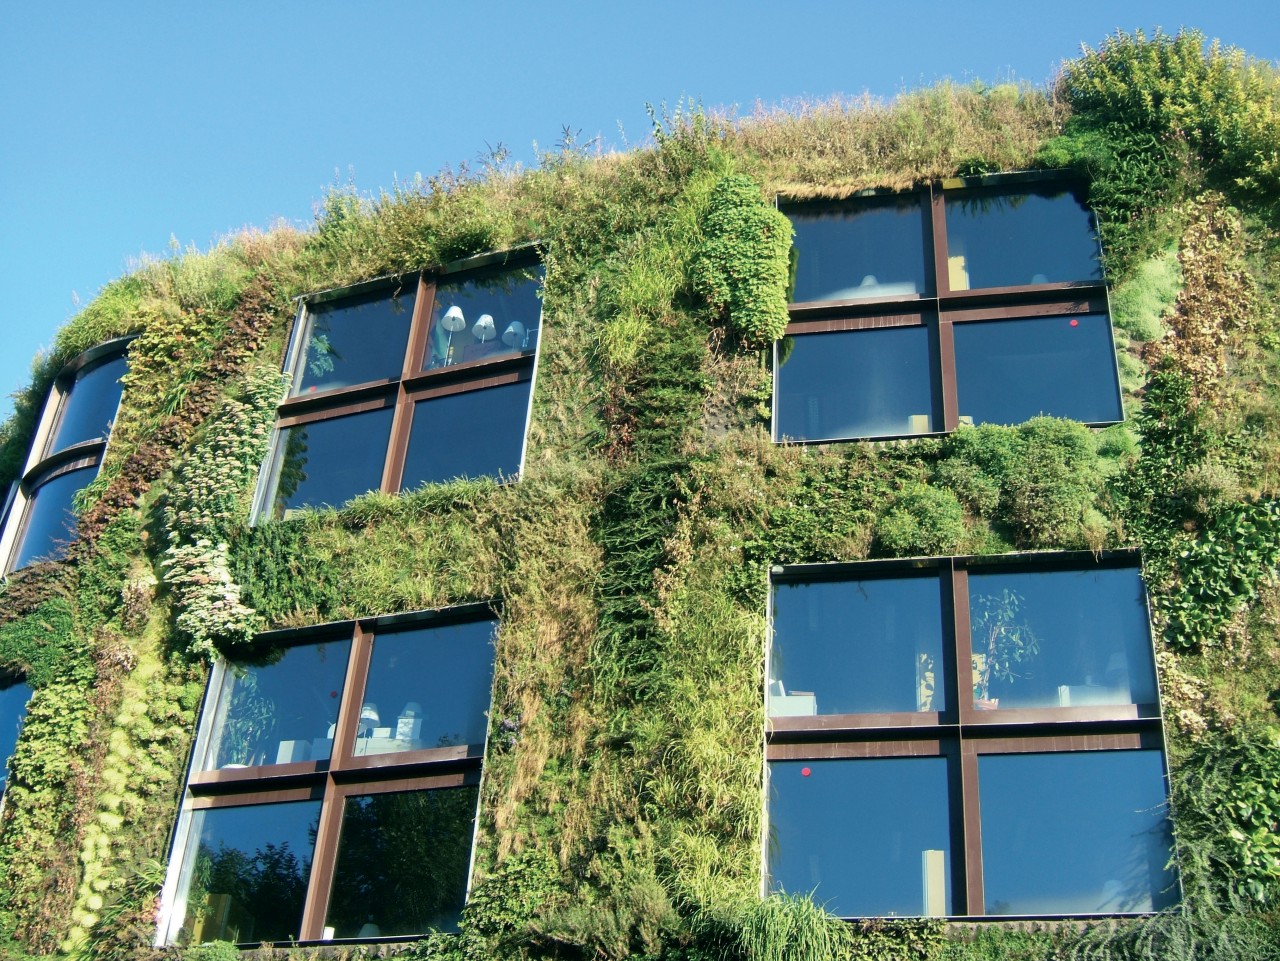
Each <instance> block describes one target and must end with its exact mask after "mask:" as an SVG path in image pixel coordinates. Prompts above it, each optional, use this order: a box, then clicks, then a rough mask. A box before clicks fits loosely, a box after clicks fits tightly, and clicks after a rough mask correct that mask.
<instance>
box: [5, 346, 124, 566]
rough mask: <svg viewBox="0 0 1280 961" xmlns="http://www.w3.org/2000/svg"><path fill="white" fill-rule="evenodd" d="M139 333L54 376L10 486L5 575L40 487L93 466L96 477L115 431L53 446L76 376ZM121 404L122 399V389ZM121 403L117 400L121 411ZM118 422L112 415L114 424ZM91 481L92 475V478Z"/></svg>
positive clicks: (112, 356) (120, 351)
mask: <svg viewBox="0 0 1280 961" xmlns="http://www.w3.org/2000/svg"><path fill="white" fill-rule="evenodd" d="M137 338H138V335H137V334H129V335H127V336H124V337H115V338H112V339H111V340H108V341H104V342H103V343H101V344H97V345H95V346H93V347H90V348H89V349H88V350H86V351H84V352H83V353H81V354H79V355H77V356H76V357H74V358H73V359H72V360H71V361H69V362H68V363H67V364H66V365H65V366H64V367H63V368H62V369H61V370H60V371H58V373H57V375H56V376H55V377H54V380H53V384H52V386H51V387H50V388H49V396H48V397H47V398H46V399H45V403H44V411H43V413H42V414H41V416H40V421H39V425H38V427H37V432H36V436H35V439H34V441H33V443H32V446H31V452H30V454H29V455H28V457H27V463H26V466H25V469H24V470H23V472H22V477H21V478H20V479H19V481H18V483H17V484H16V485H14V487H13V489H12V492H11V496H10V498H9V504H8V505H7V509H6V512H5V514H4V520H3V523H2V524H0V530H3V533H4V548H3V550H4V558H3V572H4V573H5V574H6V575H8V574H11V573H13V572H14V571H15V570H19V568H15V566H14V565H15V564H16V562H17V558H18V555H19V554H21V553H22V548H23V546H24V544H25V542H26V539H27V530H28V527H29V524H30V521H31V510H30V507H31V503H32V501H33V500H34V498H35V496H36V494H38V493H39V491H40V488H41V487H43V486H44V485H45V484H47V483H48V482H49V481H52V480H56V479H57V478H59V477H62V476H63V475H64V474H69V473H71V472H73V471H77V470H82V469H84V468H88V467H92V468H95V470H94V474H93V476H94V477H97V475H98V470H97V469H100V468H101V467H102V459H103V457H104V456H105V455H106V451H107V442H108V441H109V440H110V435H111V431H110V430H109V429H108V431H107V432H106V433H104V434H103V435H101V436H100V437H92V438H88V439H86V440H82V441H78V442H76V443H73V444H68V445H67V446H65V447H58V448H55V447H54V446H53V444H54V438H55V437H56V436H57V433H58V428H59V427H61V425H62V419H63V416H64V415H65V413H66V409H67V403H68V401H69V399H70V398H71V396H72V389H73V388H74V387H75V384H76V379H77V377H78V375H79V374H80V373H81V371H84V370H85V369H86V368H89V367H95V368H96V367H100V366H103V365H105V364H108V363H111V362H112V361H113V360H116V359H117V358H119V357H127V356H128V353H129V345H130V344H132V343H133V341H135V340H136V339H137ZM120 403H123V391H122V394H121V401H120ZM120 403H118V404H117V405H116V412H115V413H116V414H117V415H118V413H119V409H120ZM114 421H115V417H114V416H113V417H112V419H111V423H112V424H113V423H114ZM92 480H93V478H90V479H89V482H92ZM86 486H87V484H86Z"/></svg>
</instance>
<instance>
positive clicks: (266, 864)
mask: <svg viewBox="0 0 1280 961" xmlns="http://www.w3.org/2000/svg"><path fill="white" fill-rule="evenodd" d="M319 820H320V802H319V801H294V802H289V803H284V804H255V805H250V806H247V807H229V808H214V809H211V810H205V811H196V812H195V813H194V814H193V815H192V819H191V840H190V843H189V845H188V848H187V857H186V862H185V863H184V865H183V872H182V880H181V881H180V882H179V887H180V890H179V894H178V901H177V905H178V911H179V913H180V914H181V915H182V919H183V920H182V927H181V928H180V929H179V931H178V933H177V934H176V935H175V940H176V942H177V943H179V944H200V943H201V942H204V941H215V940H217V941H232V942H240V943H244V942H258V941H273V942H275V941H290V940H296V939H297V937H298V933H299V930H300V928H301V922H302V906H303V902H304V901H305V900H306V894H307V880H308V879H309V878H310V876H311V854H312V850H313V848H314V847H315V833H316V828H317V827H318V825H319Z"/></svg>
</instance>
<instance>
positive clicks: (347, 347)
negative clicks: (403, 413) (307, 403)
mask: <svg viewBox="0 0 1280 961" xmlns="http://www.w3.org/2000/svg"><path fill="white" fill-rule="evenodd" d="M417 289H418V285H417V281H416V280H414V281H410V282H409V283H407V284H406V285H405V286H404V287H403V288H401V289H400V290H399V291H398V292H397V293H396V294H395V295H394V296H392V295H389V294H388V293H387V292H386V291H382V292H379V293H374V294H362V295H360V296H358V297H348V298H345V299H343V300H335V301H331V302H329V303H321V304H315V305H308V307H307V339H306V343H305V344H304V346H303V355H302V362H301V364H300V365H299V371H298V381H297V385H296V386H295V387H294V391H293V392H294V394H309V393H315V392H316V391H321V390H334V389H336V388H339V387H351V386H354V385H356V384H367V383H369V382H370V381H375V380H386V379H387V378H389V377H399V376H400V374H401V373H402V372H403V368H404V352H405V347H406V346H407V345H408V342H409V322H410V321H411V320H412V319H413V302H414V300H415V299H417Z"/></svg>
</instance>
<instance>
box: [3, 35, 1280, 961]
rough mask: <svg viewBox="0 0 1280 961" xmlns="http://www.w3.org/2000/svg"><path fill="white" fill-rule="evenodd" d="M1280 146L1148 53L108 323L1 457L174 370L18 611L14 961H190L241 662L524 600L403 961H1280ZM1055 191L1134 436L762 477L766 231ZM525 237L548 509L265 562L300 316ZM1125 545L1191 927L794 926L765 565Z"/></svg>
mask: <svg viewBox="0 0 1280 961" xmlns="http://www.w3.org/2000/svg"><path fill="white" fill-rule="evenodd" d="M1278 105H1280V79H1278V78H1277V74H1276V72H1275V70H1274V68H1273V67H1272V66H1271V65H1269V64H1266V63H1259V62H1256V61H1253V60H1251V59H1249V58H1248V57H1246V56H1245V55H1243V54H1241V53H1239V52H1238V51H1234V50H1226V49H1222V48H1219V47H1218V46H1216V45H1213V46H1206V45H1205V43H1204V38H1203V37H1201V36H1199V35H1197V34H1195V33H1184V34H1180V35H1178V36H1176V37H1171V36H1166V35H1163V34H1159V33H1157V34H1156V35H1155V36H1154V37H1151V38H1146V37H1144V36H1142V35H1140V34H1138V35H1124V34H1117V35H1116V36H1113V37H1110V38H1108V39H1107V40H1106V41H1105V42H1104V43H1103V44H1102V46H1101V47H1100V48H1099V49H1097V50H1094V51H1089V52H1086V53H1085V55H1084V56H1082V57H1081V58H1080V59H1078V60H1076V61H1073V62H1070V63H1068V64H1067V65H1066V66H1065V69H1064V70H1063V72H1062V74H1061V76H1060V78H1059V79H1058V81H1057V83H1056V84H1055V85H1054V87H1053V88H1052V89H1048V90H1036V89H1031V88H1024V87H1014V86H1007V85H1005V86H997V87H986V86H983V85H980V84H974V85H968V86H956V85H953V84H948V83H944V84H941V85H939V86H936V87H933V88H929V89H925V90H921V91H918V92H915V93H910V94H905V95H903V96H901V97H899V98H898V99H897V100H895V101H894V102H893V103H892V104H888V105H886V104H880V103H876V102H869V101H853V102H833V103H820V104H812V105H809V106H806V107H801V108H797V109H792V110H790V111H787V112H783V111H765V112H762V113H760V114H758V115H757V116H755V117H752V118H750V119H747V120H743V121H739V122H736V123H731V122H729V121H727V120H724V119H721V118H719V117H717V116H714V115H709V114H707V113H705V112H704V111H702V110H700V109H695V110H688V111H681V112H678V113H677V114H676V115H675V116H662V117H660V118H658V119H657V122H656V123H655V131H654V143H653V145H652V146H651V147H649V148H647V149H642V150H637V151H634V152H630V153H627V154H621V155H614V154H609V155H590V154H589V153H586V152H581V151H576V150H573V149H566V150H563V151H561V152H559V153H555V154H549V155H546V156H544V157H543V158H542V159H541V161H540V163H539V164H538V166H537V167H536V168H535V169H531V170H518V169H511V168H508V167H505V166H503V165H502V164H501V163H499V162H496V161H495V162H494V163H493V164H490V165H486V166H485V167H484V169H481V170H479V171H472V170H465V169H464V170H462V171H449V170H446V171H444V172H442V173H440V174H438V175H436V176H434V177H432V178H429V179H427V180H425V181H421V182H415V183H413V184H408V185H404V186H402V187H400V188H398V189H397V190H396V191H395V192H394V193H392V194H384V195H381V196H379V197H376V198H370V197H365V196H361V195H358V194H356V193H355V192H353V191H343V190H339V191H335V192H333V193H332V194H330V195H329V196H328V198H327V199H326V200H325V202H324V204H323V209H322V211H321V214H320V216H319V217H318V220H317V223H316V225H315V228H314V230H311V231H308V232H298V231H291V230H287V229H282V230H277V231H273V232H271V233H268V234H253V233H249V234H244V235H242V236H240V237H237V238H235V239H233V240H231V241H229V242H227V243H226V244H224V245H222V246H219V247H218V248H216V249H214V250H212V251H210V252H209V253H205V254H201V253H198V252H195V251H189V252H185V253H180V254H177V255H175V256H173V257H171V258H169V259H164V260H157V261H155V262H152V263H148V264H146V265H144V266H143V267H142V268H140V269H139V270H138V271H137V272H135V273H133V274H131V275H129V276H127V277H124V278H122V279H120V280H118V281H115V282H114V283H112V284H110V285H109V286H107V287H106V288H105V289H104V290H103V291H102V292H101V293H100V295H99V296H98V297H97V299H96V300H94V301H93V302H92V303H91V304H90V305H89V306H88V307H87V308H86V309H85V310H84V311H82V312H81V313H80V314H79V315H78V316H77V317H75V318H74V319H73V320H72V321H71V322H70V323H69V324H68V325H67V327H65V328H64V329H63V330H62V331H61V332H60V333H59V335H58V338H57V341H56V343H55V346H54V348H53V350H52V352H51V354H50V355H49V356H48V357H45V358H42V359H41V360H40V361H39V362H38V363H37V365H36V370H35V375H34V378H33V382H32V385H31V387H30V388H29V389H28V390H27V391H26V392H25V393H24V394H23V395H22V396H20V397H19V398H18V405H17V413H16V414H15V415H14V417H13V418H12V419H11V420H10V421H9V422H8V423H7V424H5V425H4V427H3V428H0V441H2V442H3V447H2V448H0V481H11V480H13V479H15V478H16V477H17V475H18V473H19V472H20V471H21V468H22V462H23V459H24V457H25V455H26V452H27V449H28V448H29V446H30V443H31V438H32V434H33V431H34V425H35V423H36V420H37V419H38V417H39V413H40V408H41V405H42V404H43V402H44V397H45V395H46V393H47V391H48V388H49V386H50V384H51V382H52V379H53V376H54V374H55V373H56V371H57V370H58V369H59V368H60V366H61V365H62V364H63V363H65V362H66V361H67V360H68V359H69V358H71V357H73V356H75V355H76V354H78V353H79V352H80V351H82V350H84V349H85V348H87V347H89V346H92V345H94V344H97V343H100V342H102V341H104V340H106V339H108V338H110V337H114V336H118V335H122V334H126V333H137V334H139V336H138V339H137V340H136V341H135V343H134V345H133V347H132V348H131V352H130V372H129V374H128V376H127V380H126V392H125V401H124V406H123V408H122V410H121V414H120V416H119V419H118V421H117V423H116V424H115V426H114V430H113V436H112V438H111V443H110V446H109V447H108V450H107V453H106V455H105V461H104V464H103V469H102V472H101V474H100V476H99V478H98V480H97V481H95V482H94V484H93V485H92V486H91V487H90V488H89V489H88V490H86V491H85V492H84V494H83V495H82V496H81V498H80V500H79V503H78V505H77V507H78V513H79V517H80V522H79V537H78V540H77V542H76V543H75V544H74V545H72V547H71V549H70V551H69V553H68V556H67V557H66V559H65V560H63V561H60V562H54V563H48V564H41V565H36V566H34V567H32V568H29V569H27V570H26V571H24V572H22V573H21V574H19V575H17V576H14V577H12V578H11V579H10V580H9V581H8V583H7V584H6V585H5V586H4V588H3V590H2V591H0V667H3V668H5V669H7V670H10V671H16V672H20V673H23V674H25V676H26V677H27V680H28V683H29V684H30V685H31V687H32V688H33V690H34V694H33V696H32V700H31V704H30V708H29V713H28V718H27V721H26V724H25V727H24V729H23V732H22V735H21V738H20V741H19V744H18V747H17V750H16V753H15V755H14V757H13V759H12V762H11V768H10V770H11V773H10V777H9V787H8V790H7V793H6V800H5V807H4V812H3V819H2V821H0V879H3V881H0V938H2V939H3V940H4V943H5V944H6V945H7V950H8V951H9V952H10V954H12V955H13V956H15V957H20V956H23V955H28V954H29V955H37V956H44V955H50V954H61V953H70V954H73V955H75V956H76V957H80V958H143V957H148V956H151V955H152V954H153V953H155V952H153V950H152V949H151V948H150V944H151V941H152V938H153V937H154V931H155V911H156V906H157V897H158V892H159V886H160V882H161V880H162V877H163V872H164V864H163V862H164V860H165V858H166V856H167V846H168V843H169V833H170V829H171V827H172V825H173V822H174V818H175V816H176V812H177V809H178V805H179V801H180V797H181V790H182V782H183V777H184V772H185V764H186V759H187V755H188V751H189V749H190V746H191V742H192V738H193V736H194V728H195V722H196V712H197V710H198V706H199V702H200V698H201V696H202V693H203V688H204V683H205V680H206V678H207V675H208V668H209V664H210V661H211V658H213V657H214V656H215V655H216V654H217V653H218V652H222V653H227V654H232V655H234V654H235V652H236V651H237V650H242V649H243V645H244V644H245V643H246V642H247V641H248V640H249V639H251V638H252V637H253V636H254V635H255V634H256V633H258V632H259V631H262V630H265V629H271V628H278V627H288V626H303V625H309V624H316V623H320V622H323V621H329V620H337V619H344V618H352V617H357V616H366V615H376V614H383V613H392V612H398V611H406V610H414V609H420V608H432V607H439V606H444V605H448V604H455V603H461V602H467V601H482V600H491V599H494V598H501V599H502V602H503V607H502V630H501V634H500V639H499V642H498V649H497V667H496V686H495V695H494V702H493V707H492V711H491V717H490V724H491V730H492V731H493V732H495V736H493V737H491V738H490V748H489V754H488V756H487V757H486V758H485V777H484V789H483V796H482V799H481V808H480V826H479V834H478V839H477V848H476V867H475V874H474V877H473V888H472V893H471V897H470V901H469V903H468V906H467V908H466V911H465V913H464V917H463V923H462V930H461V931H460V932H459V933H454V934H437V935H432V936H430V937H428V938H425V939H423V940H421V941H418V942H413V943H409V944H406V945H401V946H398V947H397V948H396V949H395V950H401V951H407V952H411V953H413V954H415V955H418V956H421V957H440V958H450V959H462V958H468V959H470V958H531V959H532V958H625V957H648V958H654V959H657V958H664V959H671V961H675V959H688V961H694V959H704V958H730V959H750V961H757V959H759V961H774V959H778V961H781V959H791V958H794V959H802V958H803V959H808V958H822V957H831V958H850V959H863V958H866V959H888V958H919V959H944V958H945V959H968V958H974V959H976V958H983V959H986V958H992V959H995V958H1026V959H1032V958H1059V957H1064V958H1065V957H1088V958H1136V957H1152V958H1157V957H1158V958H1166V957H1168V958H1173V957H1186V958H1201V957H1204V958H1208V957H1214V958H1219V957H1220V958H1242V959H1243V958H1273V957H1277V956H1280V913H1277V908H1276V899H1277V897H1280V824H1278V819H1280V746H1278V741H1277V737H1278V735H1277V731H1278V730H1280V716H1278V715H1277V702H1278V701H1280V639H1278V638H1277V632H1278V631H1280V586H1278V585H1277V581H1276V569H1277V563H1278V562H1280V506H1278V504H1277V500H1276V498H1277V492H1278V491H1280V340H1278V339H1277V327H1276V305H1277V302H1278V295H1280V289H1278V286H1277V280H1276V278H1277V276H1280V274H1278V273H1277V270H1276V268H1277V265H1278V263H1280V235H1277V233H1276V231H1277V229H1278V228H1280V125H1278V124H1277V109H1278ZM1034 168H1068V169H1072V170H1075V171H1077V172H1079V173H1080V174H1082V175H1083V176H1084V177H1086V178H1087V179H1088V181H1089V183H1090V184H1091V187H1090V202H1091V203H1092V205H1093V206H1094V208H1095V209H1096V210H1097V212H1098V213H1099V217H1100V221H1101V225H1102V232H1103V239H1104V243H1105V244H1106V248H1107V256H1108V270H1109V281H1110V283H1111V284H1112V287H1113V293H1112V309H1113V315H1114V320H1115V323H1116V326H1117V329H1118V331H1119V332H1120V333H1121V335H1122V336H1121V341H1122V342H1121V343H1120V345H1119V346H1120V363H1121V373H1122V383H1123V385H1124V388H1125V404H1126V407H1127V410H1128V414H1129V418H1128V421H1127V423H1126V424H1125V425H1121V426H1119V427H1114V428H1109V429H1107V430H1104V431H1101V432H1093V431H1090V430H1088V429H1086V428H1084V427H1082V426H1079V425H1077V424H1073V423H1070V422H1066V421H1056V420H1051V419H1047V418H1039V419H1036V420H1033V421H1031V422H1028V423H1027V424H1024V425H1022V426H1019V427H1010V428H1002V427H989V426H984V427H979V428H973V429H968V430H961V431H959V432H957V433H955V434H953V435H951V436H949V437H946V438H944V439H922V440H918V441H914V442H906V443H897V444H887V445H876V444H845V445H831V446H813V447H787V446H777V445H775V444H773V443H772V442H771V440H770V439H769V432H768V414H769V401H770V395H771V378H770V373H769V370H768V356H769V349H768V348H769V345H770V344H771V343H772V341H773V340H774V339H775V338H776V337H778V336H779V335H780V334H781V333H782V330H783V328H784V326H785V324H786V322H787V311H786V288H787V282H788V251H789V247H790V237H791V233H790V226H789V224H788V223H787V221H786V219H785V218H783V217H782V216H781V215H780V214H778V213H777V211H776V209H775V207H774V199H775V198H776V197H778V196H783V197H787V198H794V199H800V198H820V197H826V198H840V197H847V196H850V195H852V194H854V193H856V192H858V191H860V190H864V189H868V188H890V189H902V188H907V187H910V186H912V185H918V184H921V183H927V182H934V181H938V180H941V179H944V178H949V177H954V176H957V175H962V176H967V175H975V174H980V173H986V172H994V171H1012V170H1025V169H1034ZM535 240H536V241H540V242H541V243H542V245H543V248H542V249H543V254H542V256H543V259H544V263H545V267H546V279H545V284H544V289H543V302H542V303H543V325H544V329H545V335H544V338H543V343H542V346H541V353H540V357H539V361H538V363H539V374H538V379H537V383H536V391H535V393H534V398H533V405H534V406H533V415H532V419H531V423H530V426H529V439H528V454H527V457H526V460H525V468H524V472H523V474H522V476H521V479H520V482H519V483H517V484H511V485H498V484H495V483H492V482H486V481H458V482H454V483H450V484H443V485H435V486H429V487H425V488H423V489H421V490H418V491H415V492H412V493H409V494H406V495H403V496H400V497H391V496H387V495H378V494H370V495H366V496H364V497H361V498H359V499H357V500H356V501H355V502H353V503H352V504H350V505H349V506H348V507H346V508H345V509H343V510H341V511H312V512H307V513H304V514H303V515H302V516H300V517H297V518H293V519H291V520H288V521H284V522H279V523H271V524H264V525H261V526H258V527H255V528H249V527H248V525H247V520H248V513H249V499H250V497H251V495H252V490H253V486H254V484H255V482H256V478H257V473H258V470H259V466H260V465H261V463H262V460H263V457H264V456H265V453H266V449H267V444H268V442H269V438H270V430H271V427H272V424H273V419H274V412H275V407H274V405H275V402H276V401H277V400H278V398H279V395H280V390H281V382H280V375H279V370H280V364H281V359H282V356H283V350H284V345H285V341H286V339H287V337H288V333H289V328H290V325H291V323H292V320H293V316H294V305H293V301H292V298H294V297H296V296H298V295H300V294H304V293H307V292H309V291H315V290H320V289H326V288H332V287H337V286H341V285H345V284H349V283H354V282H357V281H361V280H365V279H369V278H372V277H377V276H381V275H385V274H389V273H396V272H402V271H410V270H417V269H420V268H422V267H424V266H432V265H438V264H442V263H446V262H448V261H451V260H455V259H457V258H460V257H465V256H469V255H472V254H477V253H481V252H484V251H488V250H501V249H505V248H509V247H513V246H515V245H518V244H521V243H525V242H529V241H535ZM832 492H839V493H840V495H841V496H840V497H838V498H832V497H831V496H829V495H830V494H831V493H832ZM1133 546H1137V547H1140V548H1141V549H1142V551H1143V557H1144V576H1145V578H1146V580H1147V584H1148V589H1149V592H1150V594H1151V599H1152V605H1153V615H1154V618H1155V627H1156V631H1157V637H1158V665H1159V670H1160V674H1161V683H1162V688H1163V694H1164V698H1165V708H1166V730H1167V736H1168V739H1169V754H1170V766H1171V768H1172V782H1173V783H1172V788H1173V804H1174V812H1175V825H1176V830H1177V834H1178V843H1179V851H1180V857H1181V872H1182V877H1183V884H1184V888H1185V892H1186V905H1185V909H1184V910H1180V911H1178V912H1173V913H1169V914H1165V915H1157V916H1155V917H1152V918H1148V919H1143V920H1137V921H1128V922H1123V923H1119V922H1117V923H1106V924H1097V925H1093V926H1078V925H1067V926H1059V927H1054V928H1034V929H1029V928H1027V927H1025V926H1023V927H1016V926H1015V927H1009V926H997V925H987V926H982V927H980V928H977V929H970V928H964V929H961V928H954V929H947V928H945V927H944V926H943V925H942V923H940V922H933V921H899V922H893V921H883V922H867V923H862V924H852V925H851V924H846V923H843V922H839V921H836V920H834V919H832V918H830V917H829V916H828V915H826V914H825V912H823V910H822V909H821V907H820V906H818V905H814V904H813V903H812V902H810V901H808V900H807V899H804V898H786V897H778V896H774V897H770V898H766V899H763V900H762V899H760V898H759V896H758V891H759V884H760V879H759V864H760V850H759V844H760V841H759V837H760V826H761V818H762V813H763V812H762V808H761V736H762V731H763V728H764V723H765V719H764V708H763V696H762V684H763V652H764V644H765V638H766V624H765V595H766V592H767V583H768V581H767V575H768V570H769V568H770V567H771V566H772V565H774V564H779V563H792V562H814V561H826V560H857V559H862V558H868V557H895V556H911V555H916V554H922V553H924V554H951V553H973V554H996V553H1003V552H1007V551H1009V550H1013V549H1062V548H1086V549H1090V550H1095V551H1096V550H1101V549H1106V548H1114V547H1133ZM499 733H500V734H501V736H496V735H497V734H499ZM295 950H296V951H298V952H299V953H310V952H312V951H313V949H295ZM343 950H344V951H345V952H347V953H352V954H361V953H369V954H373V953H378V952H383V951H386V950H388V949H385V948H347V949H343ZM230 951H231V949H230V947H229V946H227V945H218V944H214V945H211V946H210V945H206V946H200V947H194V948H190V949H186V950H185V952H177V951H176V950H175V949H167V950H166V951H165V952H164V953H166V954H170V955H173V954H175V953H182V954H185V955H187V956H191V957H193V958H197V957H201V958H212V957H214V956H218V957H222V956H224V955H227V956H229V954H228V952H230Z"/></svg>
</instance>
